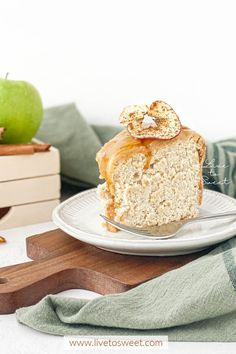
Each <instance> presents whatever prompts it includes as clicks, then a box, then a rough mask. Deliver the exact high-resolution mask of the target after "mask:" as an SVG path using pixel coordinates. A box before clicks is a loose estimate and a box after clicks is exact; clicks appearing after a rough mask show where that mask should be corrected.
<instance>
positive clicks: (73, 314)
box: [16, 105, 236, 341]
mask: <svg viewBox="0 0 236 354" xmlns="http://www.w3.org/2000/svg"><path fill="white" fill-rule="evenodd" d="M117 131H119V128H112V127H106V128H103V127H97V126H92V127H90V126H89V125H88V124H86V122H85V121H84V120H83V118H82V117H81V115H80V114H79V113H78V111H77V110H76V107H75V106H74V105H67V106H64V107H59V108H53V109H50V110H47V111H46V114H45V121H44V124H43V126H42V128H41V130H40V132H39V137H40V138H41V139H42V140H44V141H47V142H50V143H52V144H54V145H55V146H57V147H58V148H59V149H60V151H61V157H62V173H63V176H64V177H65V178H67V180H68V181H70V182H72V183H75V184H76V183H78V184H79V183H84V185H87V186H89V185H96V183H97V182H98V178H97V176H98V171H97V169H96V163H95V162H94V156H95V153H96V151H97V150H98V149H99V148H100V146H101V145H102V143H104V142H105V141H106V140H107V139H109V138H111V137H112V136H113V135H114V134H115V133H116V132H117ZM235 178H236V142H235V140H234V139H231V140H227V141H221V142H219V143H214V144H212V143H208V147H207V159H206V162H205V167H204V179H205V184H206V187H208V188H212V189H216V190H218V191H221V192H224V193H227V194H229V195H231V196H235V190H236V179H235ZM235 260H236V239H235V238H234V239H231V240H230V241H227V242H224V243H222V244H221V245H219V246H217V247H216V248H215V249H214V250H213V251H211V252H210V253H208V254H207V255H205V256H203V257H201V258H199V259H197V260H195V261H193V262H191V263H189V264H187V265H185V266H183V267H181V268H179V269H177V270H173V271H171V272H169V273H166V274H164V275H162V276H160V277H158V278H156V279H153V280H150V281H148V282H146V283H144V284H142V285H140V286H137V287H136V288H134V289H132V290H129V291H127V292H125V293H122V294H116V295H107V296H102V297H99V298H96V299H94V300H85V299H73V298H67V297H59V296H55V295H49V296H47V297H45V298H44V299H42V300H41V301H40V302H39V303H38V304H36V305H34V306H30V307H26V308H21V309H19V310H17V312H16V316H17V319H18V321H19V322H21V323H23V324H25V325H28V326H29V327H32V328H34V329H36V330H38V331H42V332H46V333H51V334H56V335H76V334H78V335H129V334H130V335H168V336H169V339H170V340H174V341H236V263H235Z"/></svg>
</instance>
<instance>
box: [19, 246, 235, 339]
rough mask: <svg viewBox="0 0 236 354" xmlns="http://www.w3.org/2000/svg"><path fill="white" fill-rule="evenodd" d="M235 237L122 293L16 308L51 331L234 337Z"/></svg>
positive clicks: (53, 299)
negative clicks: (197, 257) (185, 263)
mask: <svg viewBox="0 0 236 354" xmlns="http://www.w3.org/2000/svg"><path fill="white" fill-rule="evenodd" d="M235 259H236V240H235V239H232V240H231V241H228V242H225V243H224V244H222V245H220V246H218V247H217V248H216V249H215V250H214V251H212V252H210V253H209V254H207V255H205V256H203V257H201V258H199V259H197V260H195V261H193V262H191V263H189V264H187V265H185V266H183V267H182V268H179V269H176V270H173V271H171V272H169V273H166V274H164V275H162V276H160V277H158V278H155V279H153V280H150V281H148V282H146V283H144V284H142V285H139V286H137V287H136V288H134V289H132V290H129V291H127V292H125V293H121V294H115V295H106V296H102V297H99V298H95V299H93V300H86V299H74V298H68V297H60V296H55V295H49V296H46V297H45V298H44V299H42V300H41V301H40V302H39V303H38V304H36V305H34V306H30V307H25V308H21V309H19V310H17V311H16V316H17V319H18V321H19V322H21V323H23V324H25V325H27V326H29V327H32V328H34V329H36V330H38V331H41V332H46V333H51V334H56V335H168V336H169V340H173V341H218V342H219V341H236V291H235V290H236V264H235Z"/></svg>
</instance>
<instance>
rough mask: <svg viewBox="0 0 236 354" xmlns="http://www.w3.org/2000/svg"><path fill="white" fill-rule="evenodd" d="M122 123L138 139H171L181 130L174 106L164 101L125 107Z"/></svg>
mask: <svg viewBox="0 0 236 354" xmlns="http://www.w3.org/2000/svg"><path fill="white" fill-rule="evenodd" d="M120 123H121V124H122V125H124V126H126V127H127V130H128V132H129V133H130V135H131V136H133V137H134V138H138V139H149V138H151V139H160V140H169V139H173V138H174V137H175V136H177V135H178V134H179V133H180V131H181V123H180V120H179V117H178V116H177V114H176V113H175V111H174V110H173V108H172V107H171V106H170V105H168V104H167V103H165V102H163V101H155V102H153V103H152V104H151V106H150V107H148V106H147V105H132V106H128V107H126V108H124V110H123V112H122V113H121V115H120Z"/></svg>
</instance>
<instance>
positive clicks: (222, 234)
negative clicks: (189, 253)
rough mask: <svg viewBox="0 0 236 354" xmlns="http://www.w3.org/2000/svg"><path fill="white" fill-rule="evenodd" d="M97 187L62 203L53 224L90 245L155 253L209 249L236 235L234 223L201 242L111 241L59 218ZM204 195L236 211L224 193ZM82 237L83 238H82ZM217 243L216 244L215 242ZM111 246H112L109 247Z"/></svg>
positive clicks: (206, 190) (57, 208) (113, 239)
mask: <svg viewBox="0 0 236 354" xmlns="http://www.w3.org/2000/svg"><path fill="white" fill-rule="evenodd" d="M96 189H97V188H96V187H95V188H91V189H89V190H86V191H82V192H79V193H77V194H76V195H74V196H72V197H70V198H68V199H67V200H65V201H63V202H62V203H60V204H59V205H58V206H57V207H56V208H55V209H54V210H53V213H52V219H53V222H54V223H55V224H56V225H57V226H58V227H59V228H61V229H62V230H63V231H65V232H67V233H69V234H70V235H71V236H73V237H75V238H77V239H81V240H82V241H83V242H86V241H88V243H91V242H93V244H94V243H96V245H97V244H100V245H101V247H108V248H109V247H113V246H117V247H119V246H120V247H122V244H123V246H125V245H126V246H127V245H132V246H133V245H134V244H135V246H136V247H138V246H141V247H143V246H146V247H147V246H148V248H149V247H150V248H153V247H155V248H154V249H153V251H154V250H155V249H156V248H157V247H159V249H160V251H161V249H165V248H168V249H170V248H171V249H173V248H175V249H176V248H177V249H179V247H183V248H184V249H186V248H195V247H203V248H204V247H207V246H210V245H214V244H217V243H219V242H223V241H225V240H227V239H229V238H231V237H233V235H232V233H234V232H235V234H236V222H233V225H234V227H231V228H229V229H228V230H227V231H224V230H222V231H219V232H215V233H214V238H213V235H210V236H206V237H204V238H199V242H198V239H196V238H195V239H188V240H186V239H183V240H181V239H169V240H168V239H167V240H146V239H145V240H144V239H143V240H142V239H140V240H139V239H121V238H120V239H115V238H112V239H110V240H109V235H107V236H106V235H100V234H96V233H90V232H86V231H83V230H80V229H78V228H76V227H74V226H72V225H69V224H67V223H66V222H65V221H64V220H62V219H61V217H60V216H59V212H60V211H61V210H62V209H63V208H64V206H65V205H67V204H69V203H70V202H72V201H73V200H74V199H77V198H80V197H83V196H84V195H86V194H91V193H96ZM204 193H208V194H210V195H220V198H223V199H226V200H230V201H231V202H232V201H233V203H234V204H235V209H236V200H235V199H234V198H232V197H230V196H228V195H225V194H223V193H220V192H216V191H213V190H209V189H204ZM81 236H82V237H81ZM104 241H105V243H106V245H104ZM214 241H215V242H214ZM109 245H110V246H109Z"/></svg>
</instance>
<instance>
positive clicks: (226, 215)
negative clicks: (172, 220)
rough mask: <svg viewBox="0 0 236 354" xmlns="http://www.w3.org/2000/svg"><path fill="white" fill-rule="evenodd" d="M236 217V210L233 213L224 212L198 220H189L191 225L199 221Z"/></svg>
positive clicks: (200, 217)
mask: <svg viewBox="0 0 236 354" xmlns="http://www.w3.org/2000/svg"><path fill="white" fill-rule="evenodd" d="M230 216H236V210H232V211H224V212H223V213H218V214H213V215H206V216H199V217H198V218H194V219H191V220H189V223H191V222H195V221H198V220H212V219H220V218H224V217H230Z"/></svg>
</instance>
